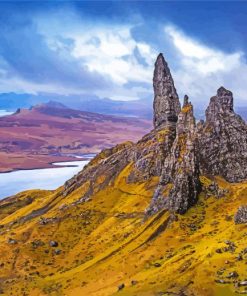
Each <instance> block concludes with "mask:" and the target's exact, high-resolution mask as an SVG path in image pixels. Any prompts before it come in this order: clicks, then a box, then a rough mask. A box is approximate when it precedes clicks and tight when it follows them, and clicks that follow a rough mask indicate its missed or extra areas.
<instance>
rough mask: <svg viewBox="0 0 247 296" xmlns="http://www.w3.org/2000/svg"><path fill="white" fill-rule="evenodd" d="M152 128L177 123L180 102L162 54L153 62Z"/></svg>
mask: <svg viewBox="0 0 247 296" xmlns="http://www.w3.org/2000/svg"><path fill="white" fill-rule="evenodd" d="M153 88H154V127H155V128H157V127H159V126H160V125H162V124H168V123H170V124H172V123H176V122H177V116H178V113H179V112H180V109H181V108H180V102H179V98H178V95H177V91H176V89H175V86H174V82H173V78H172V76H171V73H170V69H169V67H168V65H167V63H166V61H165V59H164V57H163V55H162V54H159V55H158V58H157V60H156V62H155V69H154V77H153Z"/></svg>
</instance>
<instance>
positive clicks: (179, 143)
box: [146, 96, 201, 215]
mask: <svg viewBox="0 0 247 296" xmlns="http://www.w3.org/2000/svg"><path fill="white" fill-rule="evenodd" d="M199 176H200V171H199V161H198V141H197V137H196V125H195V118H194V114H193V106H192V104H191V103H190V102H189V98H188V96H185V97H184V105H183V108H182V110H181V112H180V113H179V115H178V121H177V124H176V138H175V140H174V142H173V144H172V147H171V149H170V151H169V153H168V154H167V157H166V159H165V161H164V164H163V169H162V174H161V176H160V182H159V184H158V186H157V188H156V191H155V193H154V196H153V199H152V201H151V204H150V206H149V208H148V209H147V211H146V213H147V214H149V215H150V214H154V213H155V212H157V211H159V210H161V209H164V208H165V209H168V210H169V211H171V212H176V213H179V214H184V213H185V212H186V211H187V210H188V209H189V208H190V207H191V206H192V205H194V204H195V203H196V202H197V199H198V195H199V193H200V191H201V183H200V178H199Z"/></svg>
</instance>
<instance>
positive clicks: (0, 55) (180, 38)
mask: <svg viewBox="0 0 247 296" xmlns="http://www.w3.org/2000/svg"><path fill="white" fill-rule="evenodd" d="M10 11H11V10H10ZM10 11H9V12H8V13H7V15H8V16H9V17H8V19H6V18H3V17H2V18H1V16H0V35H1V42H0V92H10V91H15V92H22V93H23V92H26V93H34V94H35V93H44V92H45V93H54V94H60V95H61V96H63V95H73V94H74V95H81V96H84V97H85V96H89V97H90V96H97V97H101V98H104V97H107V98H111V99H114V100H134V99H138V98H140V99H147V98H150V101H151V99H152V97H153V90H152V75H153V65H154V62H155V59H156V56H157V54H158V53H159V52H160V51H161V52H164V54H165V57H166V59H167V62H168V64H169V66H170V68H171V71H172V74H173V76H174V80H175V84H176V88H177V89H178V92H179V95H180V97H182V96H183V95H184V94H185V93H187V94H188V95H189V96H190V97H191V100H192V101H193V102H194V103H195V105H200V106H201V105H205V104H207V102H208V100H209V98H210V97H211V96H212V95H214V94H215V93H216V90H217V88H219V87H220V86H221V85H224V86H225V87H226V88H229V89H231V90H232V91H233V92H234V95H235V98H236V99H237V101H238V102H240V103H241V102H246V100H247V97H246V93H247V85H246V83H245V81H244V80H245V77H246V75H247V65H246V62H245V56H244V53H243V52H242V51H241V50H236V51H235V52H231V53H229V52H228V53H226V52H225V51H224V50H223V49H222V48H211V47H209V46H208V45H207V44H204V43H202V42H200V41H199V40H197V39H196V38H195V37H193V38H192V37H191V36H189V35H188V34H187V33H185V32H183V31H182V30H181V29H180V28H178V27H176V26H175V25H174V24H169V25H168V24H166V23H162V22H161V21H160V20H158V19H157V20H155V21H154V20H152V21H151V22H149V21H148V20H144V19H143V18H142V17H141V16H139V17H138V18H133V19H130V20H131V21H129V20H128V22H123V21H121V22H118V21H117V20H116V19H112V20H111V23H110V22H109V21H106V19H102V18H99V19H97V20H96V18H95V17H94V18H92V17H91V18H90V16H85V15H84V14H83V13H82V12H80V13H79V12H78V10H76V9H74V8H73V7H72V6H70V5H68V6H66V9H65V8H64V7H63V8H62V9H58V8H56V9H53V10H52V9H47V11H45V10H42V9H37V10H32V9H31V10H30V12H29V13H27V12H26V11H25V10H24V9H23V10H21V11H18V10H17V11H15V13H10ZM136 19H138V22H135V20H136ZM153 32H155V34H153V35H155V38H154V36H152V33H153Z"/></svg>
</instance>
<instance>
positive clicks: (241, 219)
mask: <svg viewBox="0 0 247 296" xmlns="http://www.w3.org/2000/svg"><path fill="white" fill-rule="evenodd" d="M234 222H235V224H245V223H247V205H244V206H240V207H239V208H238V210H237V213H236V214H235V216H234Z"/></svg>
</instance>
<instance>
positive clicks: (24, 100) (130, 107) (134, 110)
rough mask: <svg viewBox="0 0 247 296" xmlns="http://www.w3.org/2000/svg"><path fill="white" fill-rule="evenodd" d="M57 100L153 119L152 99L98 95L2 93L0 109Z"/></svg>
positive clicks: (200, 110) (199, 112)
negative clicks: (130, 98)
mask: <svg viewBox="0 0 247 296" xmlns="http://www.w3.org/2000/svg"><path fill="white" fill-rule="evenodd" d="M54 102H57V103H58V104H63V105H65V106H67V107H68V108H70V109H71V108H72V109H75V110H80V111H86V112H93V113H100V114H106V115H116V116H127V117H129V116H131V117H140V118H145V119H148V120H151V119H152V116H153V113H152V103H153V102H152V99H151V98H142V99H139V100H132V101H118V100H111V99H107V98H99V97H96V96H92V97H89V96H83V95H70V96H62V95H57V94H49V93H39V94H36V95H34V94H28V93H26V94H25V93H24V94H16V93H1V94H0V110H1V109H3V110H7V111H15V110H16V109H19V108H26V109H29V108H31V107H32V106H36V105H39V104H47V103H48V104H49V103H54ZM236 112H238V114H240V115H241V116H242V117H243V118H244V119H245V120H247V108H246V107H245V106H242V105H237V106H236ZM195 115H196V118H198V119H203V118H204V106H202V105H201V104H199V102H196V108H195Z"/></svg>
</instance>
